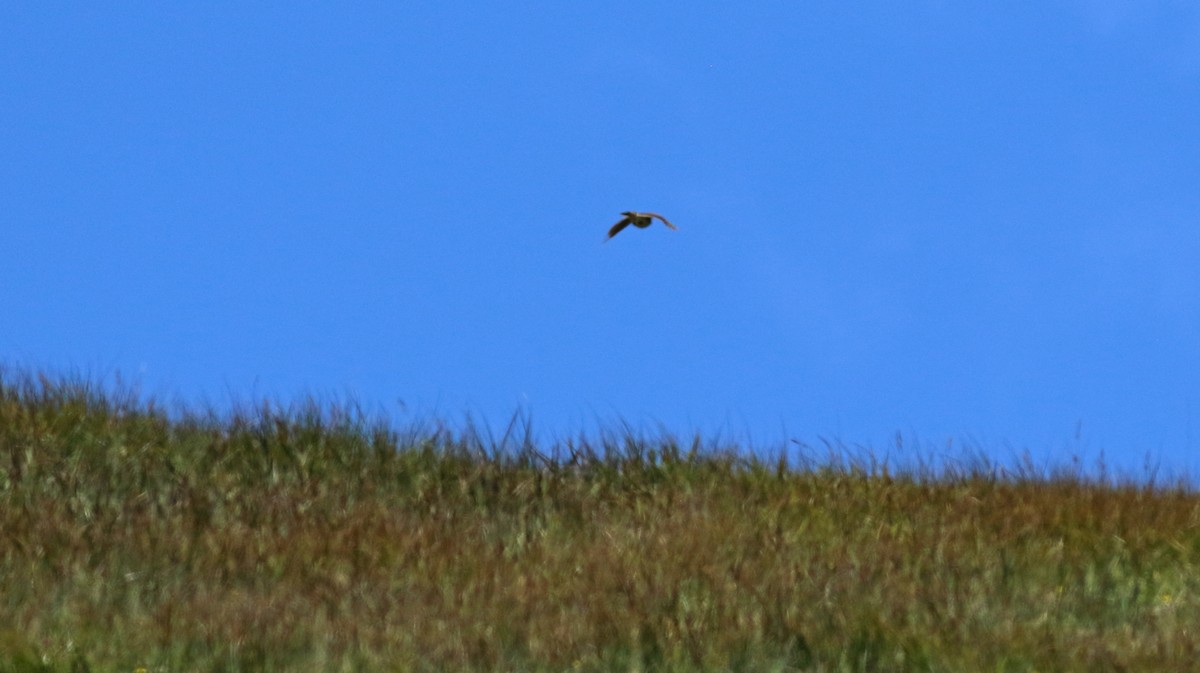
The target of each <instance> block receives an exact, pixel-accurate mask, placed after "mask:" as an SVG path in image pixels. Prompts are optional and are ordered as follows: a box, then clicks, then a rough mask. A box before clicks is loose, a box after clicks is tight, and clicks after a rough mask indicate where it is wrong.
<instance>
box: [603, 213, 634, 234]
mask: <svg viewBox="0 0 1200 673" xmlns="http://www.w3.org/2000/svg"><path fill="white" fill-rule="evenodd" d="M632 221H633V219H632V218H629V217H627V218H625V219H623V220H621V221H620V222H617V223H616V224H614V225H613V226H612V229H609V230H608V237H609V238H612V237H613V236H616V235H617V234H619V233H621V230H622V229H624V228H625V227H628V226H629V223H630V222H632Z"/></svg>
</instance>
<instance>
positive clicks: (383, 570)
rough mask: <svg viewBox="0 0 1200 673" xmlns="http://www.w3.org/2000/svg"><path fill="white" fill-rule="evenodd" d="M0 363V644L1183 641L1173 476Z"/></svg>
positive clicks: (662, 661)
mask: <svg viewBox="0 0 1200 673" xmlns="http://www.w3.org/2000/svg"><path fill="white" fill-rule="evenodd" d="M505 445H506V446H507V447H508V448H504V449H500V448H497V447H496V446H494V445H493V444H491V443H490V442H485V441H481V439H480V437H479V435H478V433H472V432H470V431H467V432H459V433H451V432H447V431H443V430H438V429H437V428H431V429H426V430H421V429H414V430H412V431H411V432H407V433H406V432H397V431H395V430H392V429H388V428H387V427H386V426H385V425H383V424H380V423H376V422H372V421H370V420H368V419H366V418H365V417H364V416H363V415H362V414H359V413H357V412H355V411H354V410H353V409H350V408H339V407H333V408H322V407H320V406H318V405H316V404H307V405H300V406H298V407H296V408H294V409H291V410H279V409H278V408H276V407H273V406H271V405H264V406H263V407H262V408H259V409H254V410H243V411H240V412H231V413H229V414H226V415H224V416H219V415H216V414H211V413H200V412H196V413H190V414H183V415H180V414H170V415H168V414H166V413H164V412H163V411H162V410H161V409H159V408H156V406H155V405H154V404H153V403H149V402H141V401H138V400H137V399H136V397H135V396H133V395H129V394H123V393H119V392H118V393H102V392H100V391H99V389H98V388H96V387H92V386H89V385H87V384H86V383H79V382H76V381H67V380H54V379H48V378H46V377H40V376H36V375H29V374H23V373H16V374H14V373H13V372H5V373H0V673H3V672H9V671H16V672H26V671H72V672H76V671H125V672H128V673H133V672H135V671H145V672H146V673H151V672H157V671H163V672H166V671H306V672H307V671H312V672H314V673H316V672H321V673H324V672H327V671H451V670H453V671H726V670H730V671H814V672H815V671H864V672H877V671H881V672H886V671H897V672H899V671H947V672H955V673H959V672H963V671H989V672H993V671H995V672H1005V673H1012V672H1025V671H1030V672H1032V671H1043V672H1048V671H1079V672H1080V673H1083V672H1087V673H1093V672H1095V671H1156V672H1157V671H1190V670H1197V669H1196V668H1195V667H1196V666H1197V665H1198V664H1196V662H1198V661H1200V496H1198V495H1197V494H1196V493H1194V492H1191V491H1189V490H1187V489H1185V488H1183V487H1177V486H1162V485H1158V486H1153V485H1134V484H1125V485H1120V484H1117V485H1114V484H1112V483H1101V482H1098V481H1096V480H1090V479H1087V478H1084V477H1083V476H1080V475H1072V474H1057V475H1051V476H1047V475H1044V474H1042V475H1034V474H1016V475H1011V474H1007V473H1003V476H1002V473H1001V471H1000V470H998V469H993V468H991V467H989V466H988V465H986V464H985V463H984V462H983V461H979V460H975V461H971V462H970V466H969V467H963V468H958V469H956V468H945V469H939V470H938V471H936V472H935V471H933V470H926V471H924V472H918V473H912V472H909V473H898V474H897V473H889V472H888V470H886V469H884V468H883V467H882V466H879V465H872V464H870V463H869V462H864V461H856V460H854V459H853V458H852V457H843V458H839V457H837V456H831V457H830V458H829V459H828V460H827V461H824V462H818V463H812V464H808V465H805V466H796V465H794V464H793V465H789V464H786V463H778V464H777V463H775V462H773V461H767V460H761V459H752V458H748V457H746V456H744V455H739V454H737V453H736V452H732V451H725V450H718V449H715V448H712V447H705V446H701V445H700V443H699V442H693V443H691V444H687V445H682V446H681V445H680V444H678V443H677V442H675V441H674V440H672V439H670V438H662V439H658V440H646V439H641V438H638V437H637V436H635V435H634V434H631V433H624V434H618V433H614V434H612V435H610V436H607V437H603V438H600V439H598V440H595V441H594V442H592V443H589V442H587V441H584V440H579V441H576V442H567V443H562V444H560V445H558V446H553V447H539V446H535V445H532V444H530V443H528V442H522V441H519V440H518V441H515V442H505Z"/></svg>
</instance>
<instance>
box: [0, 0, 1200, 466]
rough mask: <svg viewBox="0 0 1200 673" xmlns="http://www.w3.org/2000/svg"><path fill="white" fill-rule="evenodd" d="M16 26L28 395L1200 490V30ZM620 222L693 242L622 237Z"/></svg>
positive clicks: (808, 20) (1074, 11) (827, 0)
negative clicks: (1119, 477) (1167, 483)
mask: <svg viewBox="0 0 1200 673" xmlns="http://www.w3.org/2000/svg"><path fill="white" fill-rule="evenodd" d="M0 33H2V34H3V39H0V253H2V255H0V359H2V360H3V362H5V363H6V364H8V365H9V366H10V367H11V366H14V365H19V366H21V367H24V368H33V369H47V370H58V371H81V372H88V373H92V374H96V375H101V376H112V375H113V374H114V373H120V374H121V375H122V376H123V377H124V378H126V379H127V380H136V381H140V382H141V384H142V387H143V389H145V390H146V391H147V392H150V393H153V394H155V395H161V396H166V397H168V398H171V397H175V398H181V399H190V400H205V401H208V402H211V403H215V404H217V405H220V404H223V403H226V402H228V401H229V400H231V399H237V400H247V399H256V398H261V397H263V396H271V397H276V398H279V399H283V400H288V399H295V398H298V397H301V396H304V395H316V396H320V397H326V398H330V397H337V398H346V397H353V398H355V399H357V400H358V401H359V402H360V403H362V404H363V405H364V406H365V407H368V408H370V409H378V410H383V411H384V412H385V413H388V414H391V415H392V416H393V417H395V418H398V419H402V418H403V417H404V415H405V414H409V415H413V414H429V413H435V414H437V415H440V416H443V417H445V418H447V419H448V420H452V421H453V420H455V419H461V418H462V417H463V414H464V413H466V412H471V413H472V414H475V415H476V416H478V417H482V418H484V419H485V420H486V421H488V422H489V423H491V424H492V425H494V426H500V427H502V426H503V425H504V424H505V423H506V421H507V419H508V418H509V416H510V415H511V414H512V413H513V412H514V411H515V410H516V409H518V408H521V409H524V410H525V412H527V413H528V414H530V415H531V416H532V419H533V424H534V429H535V431H540V434H542V435H543V436H546V437H551V438H552V437H554V436H563V435H569V434H573V433H577V432H580V431H584V432H587V431H589V430H592V429H594V428H596V427H597V426H598V424H604V423H612V422H614V420H615V419H621V418H623V419H625V420H626V421H628V422H629V423H631V424H632V425H634V426H636V427H644V428H646V429H647V430H649V431H654V430H655V429H656V428H659V427H662V428H665V429H667V430H669V431H670V432H673V433H677V434H679V435H681V436H690V435H691V433H693V432H696V431H699V432H701V433H702V434H704V435H706V436H716V435H721V436H723V437H728V438H730V439H739V438H746V437H749V438H750V440H751V441H752V442H753V443H755V444H757V445H763V446H770V445H772V444H773V443H783V441H784V439H786V438H795V439H798V440H800V441H804V442H806V443H813V442H816V441H818V439H817V438H820V437H825V438H830V439H837V440H840V441H842V442H845V443H849V444H867V445H870V446H871V447H874V448H875V449H876V450H878V451H879V452H880V453H886V452H887V451H888V449H889V447H890V446H891V445H892V443H893V437H894V436H895V435H896V433H897V432H899V433H900V434H901V435H902V436H903V437H905V438H906V441H908V442H909V444H910V446H911V445H912V443H914V442H915V443H918V444H923V445H926V446H929V447H936V448H938V449H939V450H940V449H942V448H944V446H945V445H946V442H947V441H948V440H950V439H953V440H954V442H955V445H961V444H962V443H967V444H972V443H973V444H974V445H976V446H978V447H980V448H982V449H984V450H986V451H988V452H990V453H994V454H996V455H997V456H1001V457H1003V456H1007V455H1010V454H1011V453H1012V452H1014V451H1020V450H1022V449H1028V450H1030V451H1031V452H1032V453H1033V454H1034V455H1035V456H1044V457H1047V458H1048V459H1057V460H1062V459H1066V458H1068V457H1069V456H1070V455H1072V454H1073V453H1078V454H1082V457H1083V458H1084V459H1085V460H1092V459H1094V458H1096V457H1097V456H1098V455H1099V454H1100V452H1101V451H1103V452H1104V453H1105V454H1106V455H1107V457H1108V459H1109V460H1110V462H1113V463H1125V464H1128V465H1131V466H1133V467H1134V468H1135V469H1139V468H1140V466H1141V465H1142V460H1143V458H1144V457H1145V456H1146V455H1147V454H1150V455H1152V456H1154V457H1156V460H1159V461H1160V462H1161V465H1162V467H1163V468H1164V469H1172V470H1183V469H1187V470H1191V471H1193V472H1195V471H1200V470H1198V468H1200V263H1198V260H1200V5H1198V4H1197V3H1195V2H1193V1H1191V0H1188V1H1179V2H1172V1H1168V0H1144V1H1138V2H1133V1H1129V2H1124V1H1119V0H1038V1H1036V2H1002V3H999V2H987V3H984V2H947V1H934V0H913V1H911V2H903V3H895V2H867V3H848V2H843V1H835V0H814V1H805V2H797V1H786V2H779V1H770V2H679V1H677V0H669V1H660V0H638V1H637V2H625V1H617V2H603V3H584V2H539V1H533V2H524V3H488V2H455V1H445V2H366V3H347V2H329V3H309V2H305V3H282V4H280V3H246V2H207V3H149V2H130V3H84V2H66V3H40V2H35V3H6V4H5V5H4V6H3V7H2V8H0ZM630 209H632V210H649V211H657V212H661V213H663V214H665V215H666V216H667V217H668V218H670V219H671V220H672V221H673V222H674V223H675V224H677V225H678V226H679V231H670V230H668V229H666V228H665V227H663V226H661V225H660V224H655V226H653V227H651V228H649V229H645V230H641V229H634V228H629V229H627V230H626V231H625V232H624V233H622V234H621V235H620V236H618V237H616V238H615V239H613V240H612V241H609V242H607V243H602V240H603V238H604V234H605V232H606V231H607V229H608V227H609V226H611V225H612V224H613V223H614V222H616V221H617V220H618V219H619V215H618V213H619V212H620V211H623V210H630ZM401 401H402V402H403V406H401V404H400V403H401Z"/></svg>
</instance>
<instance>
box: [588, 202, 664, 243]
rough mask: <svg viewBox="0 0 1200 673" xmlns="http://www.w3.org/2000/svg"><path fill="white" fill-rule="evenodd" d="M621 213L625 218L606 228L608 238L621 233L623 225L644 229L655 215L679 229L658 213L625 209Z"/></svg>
mask: <svg viewBox="0 0 1200 673" xmlns="http://www.w3.org/2000/svg"><path fill="white" fill-rule="evenodd" d="M621 214H622V215H624V216H625V219H623V220H621V221H620V222H617V223H616V224H614V225H613V226H612V229H609V230H608V238H612V237H613V236H616V235H617V234H619V233H621V230H622V229H624V228H625V227H628V226H629V225H631V224H632V225H633V226H635V227H637V228H638V229H645V228H646V227H648V226H650V224H651V223H653V222H654V218H656V217H657V218H658V219H660V220H662V223H663V224H665V225H667V227H668V228H670V229H674V230H676V231H678V230H679V227H677V226H675V225H673V224H671V223H670V222H668V221H667V218H665V217H663V216H662V215H659V214H658V213H635V212H633V211H632V210H627V211H625V212H623V213H621ZM608 238H606V239H604V240H605V241H607V240H608Z"/></svg>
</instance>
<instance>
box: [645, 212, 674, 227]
mask: <svg viewBox="0 0 1200 673" xmlns="http://www.w3.org/2000/svg"><path fill="white" fill-rule="evenodd" d="M643 214H644V215H649V216H650V217H657V218H658V219H660V220H662V223H663V224H665V225H667V226H668V227H670V228H671V229H674V230H676V231H678V230H679V227H677V226H675V225H673V224H671V223H670V222H668V221H667V218H665V217H663V216H662V215H659V214H658V213H643Z"/></svg>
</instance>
